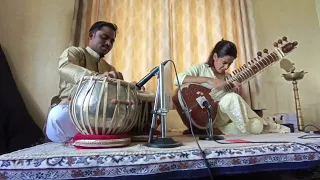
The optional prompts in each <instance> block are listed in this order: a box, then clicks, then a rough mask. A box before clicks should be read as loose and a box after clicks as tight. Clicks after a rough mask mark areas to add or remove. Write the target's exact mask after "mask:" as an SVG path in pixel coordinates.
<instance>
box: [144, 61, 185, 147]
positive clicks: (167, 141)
mask: <svg viewBox="0 0 320 180" xmlns="http://www.w3.org/2000/svg"><path fill="white" fill-rule="evenodd" d="M157 77H158V86H157V92H156V97H155V102H154V107H153V116H152V122H151V128H150V132H149V140H148V144H147V146H149V147H154V148H174V147H179V146H182V143H180V142H176V141H174V140H173V139H172V138H171V137H167V136H166V132H167V129H166V116H167V113H168V110H167V109H166V101H165V92H164V65H163V64H162V63H161V64H160V66H159V72H158V73H157ZM159 95H160V109H158V100H159ZM158 115H159V116H160V117H161V137H157V138H156V139H155V140H154V139H153V134H154V130H155V124H156V119H157V116H158Z"/></svg>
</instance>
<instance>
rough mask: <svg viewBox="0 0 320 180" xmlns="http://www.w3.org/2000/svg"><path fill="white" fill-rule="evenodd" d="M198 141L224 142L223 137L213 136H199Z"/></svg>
mask: <svg viewBox="0 0 320 180" xmlns="http://www.w3.org/2000/svg"><path fill="white" fill-rule="evenodd" d="M199 140H207V141H216V140H224V137H223V136H218V135H213V136H208V135H206V136H199Z"/></svg>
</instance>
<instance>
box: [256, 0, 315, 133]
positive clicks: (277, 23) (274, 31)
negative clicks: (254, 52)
mask: <svg viewBox="0 0 320 180" xmlns="http://www.w3.org/2000/svg"><path fill="white" fill-rule="evenodd" d="M252 2H253V8H254V16H255V21H256V28H257V29H256V32H257V36H258V46H259V49H261V50H262V49H263V48H269V51H270V50H271V48H272V44H273V42H275V41H276V40H277V39H279V38H281V37H282V36H287V37H288V39H289V40H290V41H294V40H296V41H298V42H299V45H298V49H297V50H296V51H295V52H294V53H293V54H291V55H290V56H288V57H287V59H289V60H290V61H292V62H293V63H295V65H296V69H297V71H300V70H305V71H307V72H308V74H306V75H305V78H304V79H303V80H301V81H299V82H298V87H299V93H300V99H301V106H302V113H303V116H304V119H305V124H309V123H312V124H315V125H318V126H319V127H320V98H319V97H320V90H319V89H320V80H319V78H318V76H319V71H320V69H319V68H320V51H319V48H320V28H319V21H318V16H317V10H316V6H315V1H314V0H252ZM317 2H318V3H319V1H318V0H317ZM282 73H285V71H284V70H282V69H280V63H278V64H276V65H274V66H273V67H271V68H269V70H267V71H266V72H264V73H263V75H262V79H263V93H262V94H263V102H264V104H265V106H266V107H267V108H268V110H267V111H266V114H268V115H270V114H274V113H282V112H284V113H287V112H288V113H294V112H295V105H294V97H293V90H292V84H291V83H290V82H288V81H285V80H284V78H283V77H281V74H282Z"/></svg>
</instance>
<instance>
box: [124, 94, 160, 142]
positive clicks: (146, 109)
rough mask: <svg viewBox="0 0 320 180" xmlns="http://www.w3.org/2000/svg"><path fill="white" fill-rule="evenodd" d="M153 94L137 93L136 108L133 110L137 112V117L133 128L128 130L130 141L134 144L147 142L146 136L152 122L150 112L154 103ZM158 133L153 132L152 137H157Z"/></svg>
mask: <svg viewBox="0 0 320 180" xmlns="http://www.w3.org/2000/svg"><path fill="white" fill-rule="evenodd" d="M155 97H156V95H155V93H149V92H138V93H137V100H138V107H137V108H136V109H135V110H136V111H137V114H138V115H137V116H136V120H135V122H136V123H135V125H134V127H133V128H132V129H131V130H130V132H129V134H130V136H131V140H132V141H135V142H145V141H148V135H149V131H150V127H151V122H152V115H153V114H152V110H153V106H154V101H155ZM159 122H160V121H159V118H158V116H157V119H156V126H158V125H159ZM159 134H160V132H159V131H157V130H156V131H155V132H154V135H159Z"/></svg>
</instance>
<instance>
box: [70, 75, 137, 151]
mask: <svg viewBox="0 0 320 180" xmlns="http://www.w3.org/2000/svg"><path fill="white" fill-rule="evenodd" d="M70 98H71V99H70V104H69V112H70V116H71V119H72V122H73V123H74V124H75V126H76V127H77V129H78V130H79V132H80V133H79V134H77V135H76V136H75V137H74V138H73V143H74V146H76V147H78V148H108V147H122V146H127V145H129V144H130V142H131V140H130V137H129V136H128V132H129V131H130V130H131V129H132V128H133V127H134V126H135V125H136V124H137V116H138V113H137V112H138V111H137V110H136V108H137V107H139V106H138V99H137V91H136V87H135V85H133V84H130V83H128V82H125V81H122V80H119V79H113V78H107V77H97V76H85V77H83V78H82V79H81V81H80V82H79V83H78V86H77V87H76V89H75V90H74V91H73V93H72V95H71V97H70Z"/></svg>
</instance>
